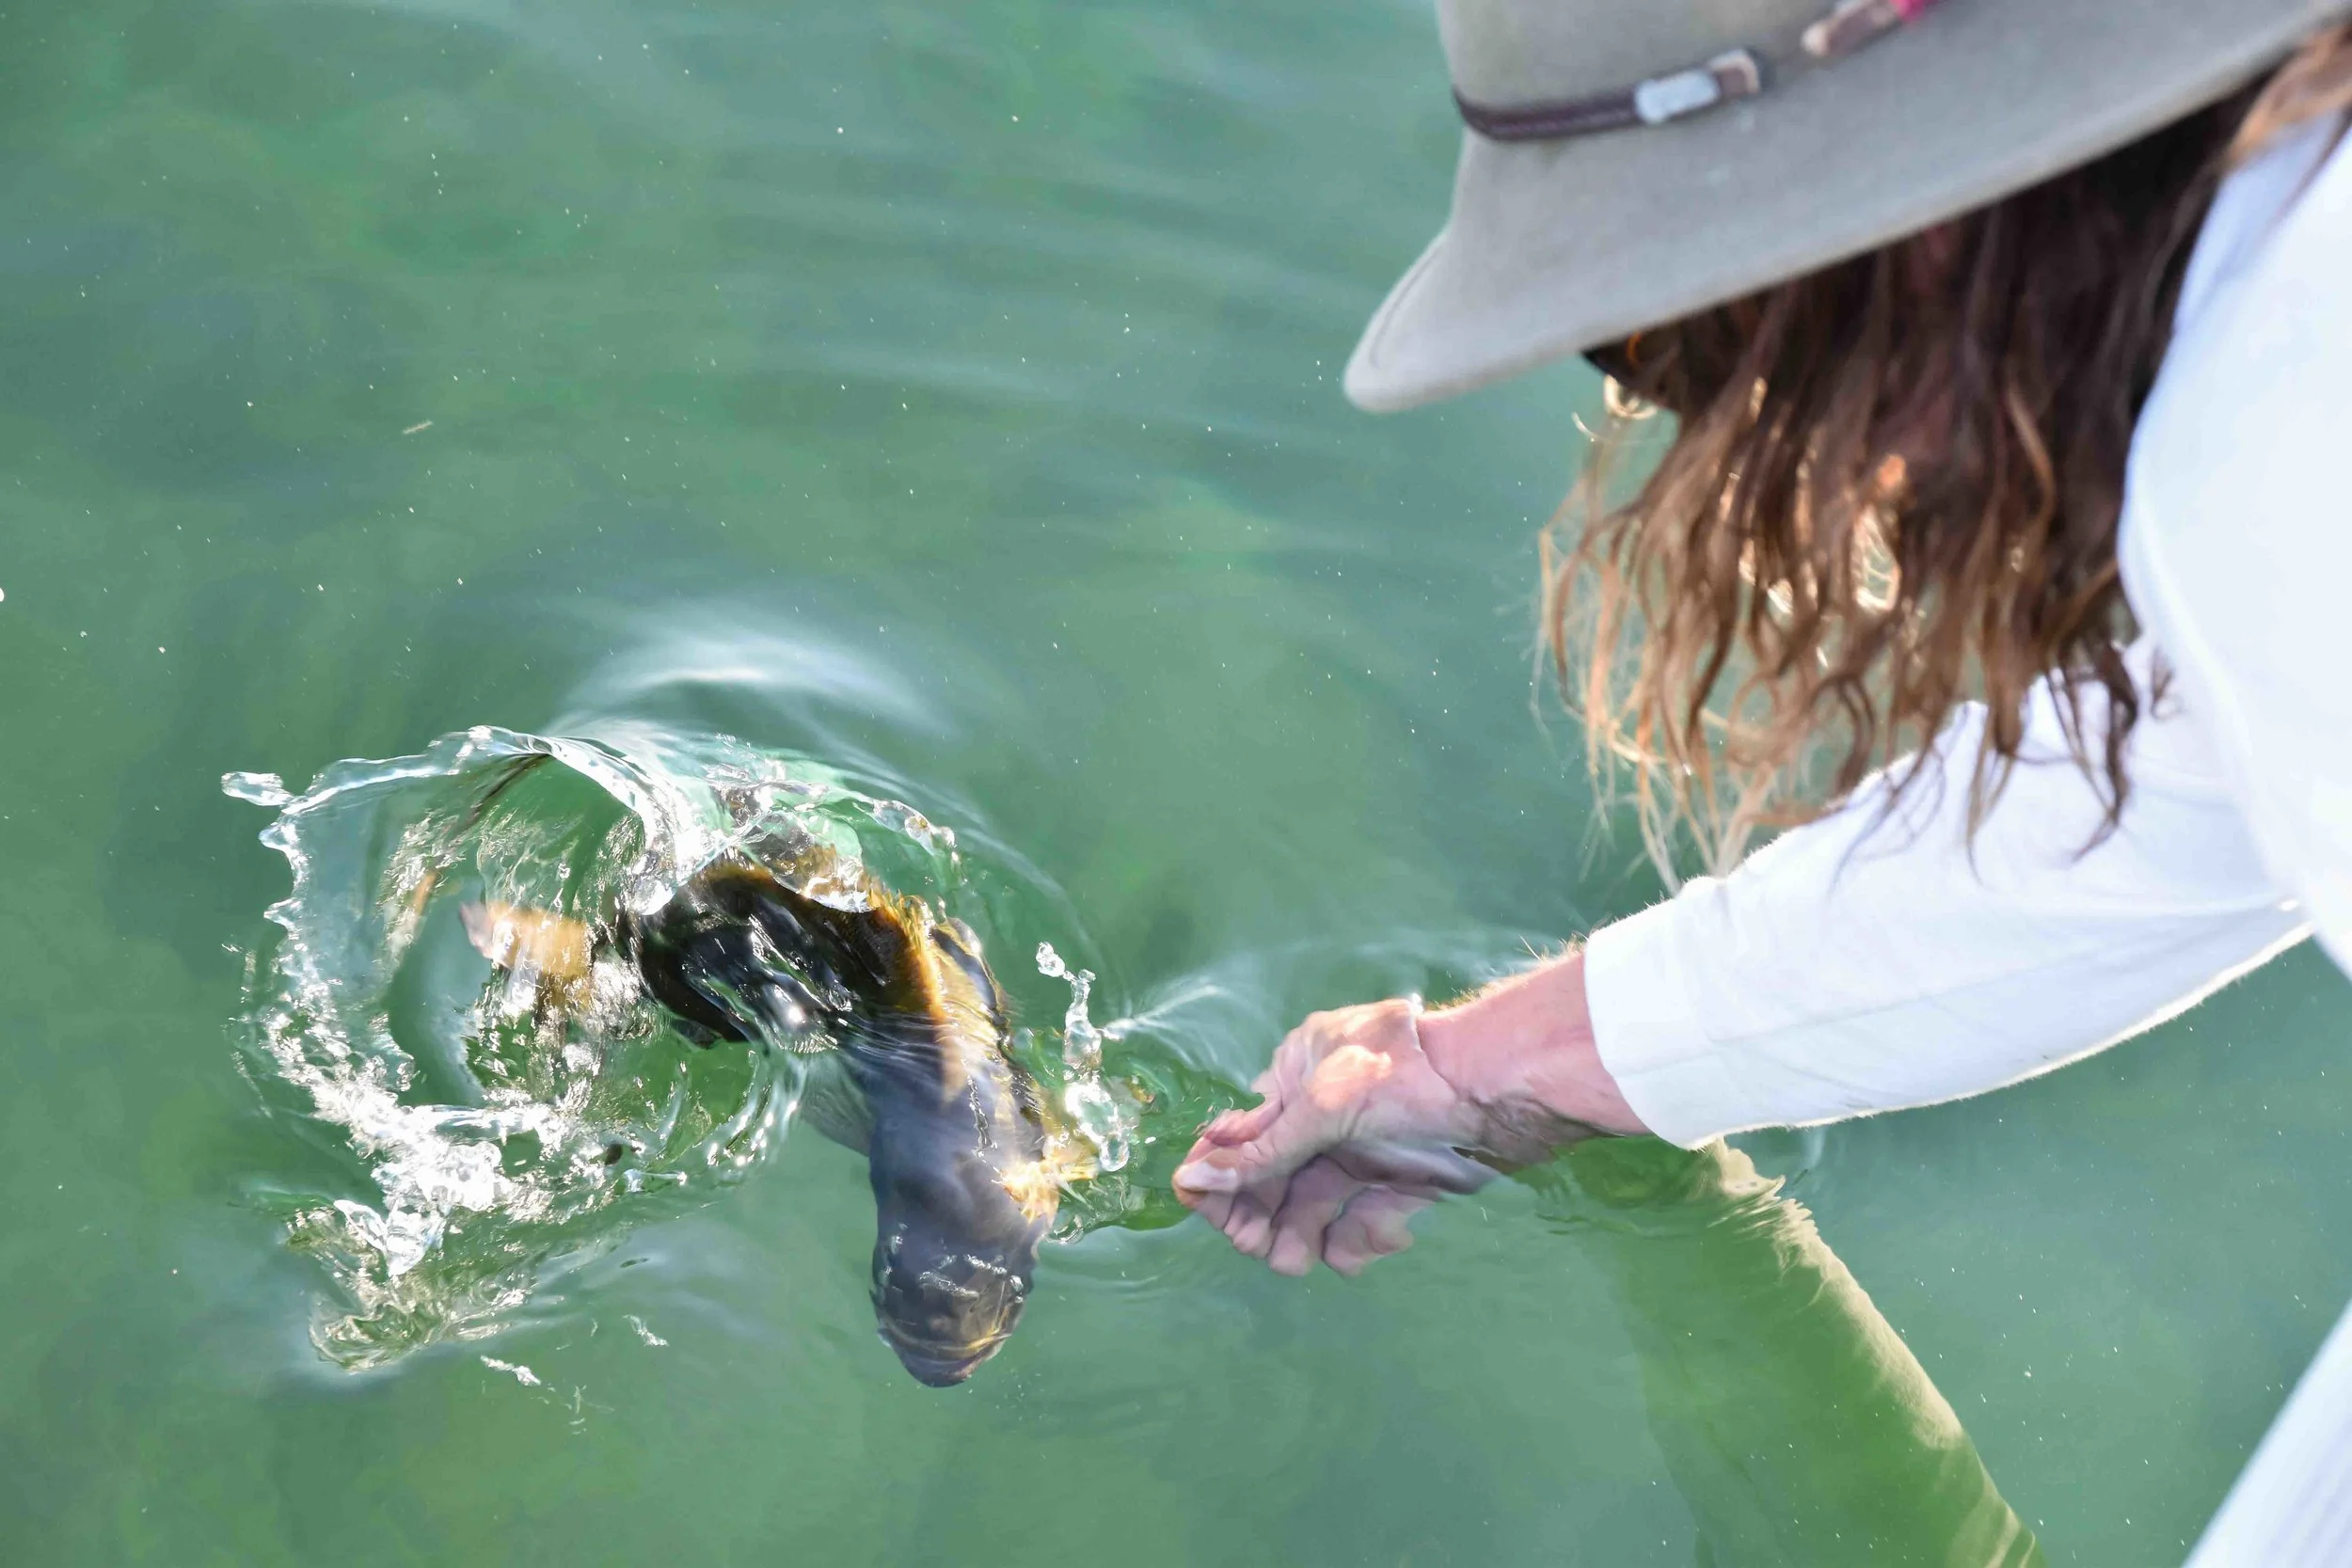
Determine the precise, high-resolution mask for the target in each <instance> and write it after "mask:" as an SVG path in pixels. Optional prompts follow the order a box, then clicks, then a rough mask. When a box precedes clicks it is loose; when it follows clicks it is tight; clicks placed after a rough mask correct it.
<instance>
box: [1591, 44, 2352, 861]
mask: <svg viewBox="0 0 2352 1568" xmlns="http://www.w3.org/2000/svg"><path fill="white" fill-rule="evenodd" d="M2347 108H2352V25H2344V26H2337V27H2334V28H2331V29H2329V30H2328V31H2326V32H2324V33H2322V34H2320V35H2318V36H2316V37H2314V38H2313V39H2312V40H2311V41H2310V42H2309V43H2307V44H2306V45H2305V46H2304V48H2303V49H2302V50H2301V51H2300V52H2299V53H2297V54H2296V55H2295V56H2294V57H2293V58H2292V59H2290V60H2289V61H2288V62H2287V63H2286V64H2285V65H2283V66H2281V67H2280V68H2279V69H2278V70H2277V71H2274V72H2272V73H2271V74H2270V75H2269V76H2268V77H2267V78H2266V79H2265V80H2264V81H2262V82H2260V83H2257V84H2256V85H2254V86H2252V87H2248V88H2246V89H2245V90H2243V91H2241V92H2239V93H2238V94H2236V95H2235V96H2233V97H2232V98H2230V99H2229V100H2227V101H2226V102H2224V103H2218V104H2216V105H2214V106H2213V107H2210V108H2207V109H2204V110H2202V111H2200V112H2199V113H2196V114H2192V115H2190V116H2188V117H2187V118H2186V119H2181V120H2178V121H2176V122H2174V123H2173V124H2171V125H2169V126H2167V127H2165V128H2164V129H2162V130H2160V131H2158V132H2156V133H2154V134H2153V135H2149V136H2146V137H2144V138H2142V139H2141V140H2139V141H2137V142H2134V143H2132V144H2131V145H2129V146H2127V147H2125V148H2123V149H2122V150H2119V151H2116V152H2113V153H2110V154H2108V155H2107V156H2106V157H2104V158H2101V159H2099V160H2098V161H2096V162H2094V163H2091V164H2089V165H2087V166H2083V167H2080V168H2077V169H2074V170H2072V171H2070V172H2068V173H2066V174H2062V175H2059V176H2058V178H2056V179H2053V180H2051V181H2049V182H2046V183H2043V184H2041V185H2037V186H2034V187H2032V188H2031V189H2028V190H2025V191H2021V192H2019V193H2018V194H2016V195H2014V196H2010V197H2008V198H2004V199H2003V200H2001V201H1998V202H1995V203H1994V204H1993V205H1991V206H1987V207H1982V208H1979V209H1978V210H1976V211H1974V212H1970V213H1967V214H1963V215H1962V216H1960V217H1958V218H1955V219H1953V220H1951V221H1949V222H1947V223H1945V224H1942V225H1939V226H1938V227H1936V228H1934V229H1932V230H1927V231H1926V232H1923V233H1920V234H1916V235H1913V236H1911V237H1909V238H1907V239H1903V240H1899V241H1897V242H1896V243H1894V244H1892V245H1886V246H1884V247H1883V248H1882V249H1879V250H1876V251H1873V252H1871V253H1869V254H1867V255H1864V256H1860V257H1856V258H1854V259H1852V260H1851V261H1841V262H1837V263H1836V264H1834V265H1832V266H1828V267H1824V268H1822V269H1821V270H1820V271H1819V272H1815V273H1812V274H1809V275H1807V276H1805V277H1799V278H1796V279H1794V280H1792V281H1789V282H1786V283H1782V284H1779V285H1777V286H1775V287H1773V288H1771V289H1768V290H1765V291H1764V292H1762V293H1757V294H1754V295H1751V296H1749V297H1747V298H1744V299H1740V300H1735V301H1733V302H1731V303H1729V304H1726V305H1723V306H1719V307H1717V308H1715V309H1708V310H1705V311H1701V312H1699V313H1698V314H1696V315H1693V316H1690V317H1687V318H1685V319H1683V320H1681V321H1678V322H1676V323H1674V324H1672V325H1667V326H1663V327H1659V328H1654V329H1651V330H1649V331H1645V332H1643V333H1641V334H1640V335H1638V336H1637V337H1635V338H1633V339H1631V340H1629V341H1627V342H1625V343H1623V344H1620V345H1615V346H1614V347H1613V348H1610V349H1607V350H1603V351H1600V352H1598V353H1596V354H1595V355H1593V356H1591V357H1593V358H1594V359H1595V360H1596V361H1597V362H1598V363H1599V364H1600V365H1601V366H1602V368H1603V369H1604V370H1605V371H1606V372H1609V374H1610V376H1611V386H1610V388H1609V392H1610V403H1611V410H1612V430H1611V432H1610V433H1609V434H1608V435H1606V436H1604V437H1603V438H1602V439H1601V440H1600V441H1599V442H1598V443H1597V452H1596V456H1595V461H1594V462H1593V463H1592V464H1591V465H1590V466H1589V467H1588V468H1587V471H1586V473H1585V475H1584V477H1583V479H1582V480H1581V481H1580V483H1579V486H1578V493H1577V494H1576V495H1574V496H1571V497H1570V499H1569V502H1568V504H1567V505H1566V506H1565V507H1564V508H1563V509H1562V512H1561V515H1559V516H1558V517H1556V518H1555V519H1554V520H1553V524H1552V526H1551V528H1550V529H1549V530H1547V531H1546V534H1545V538H1544V562H1545V582H1546V592H1545V595H1544V626H1545V630H1546V634H1547V641H1548V643H1549V648H1550V651H1551V654H1552V656H1553V657H1554V659H1555V661H1556V665H1557V671H1558V673H1559V675H1560V678H1561V681H1562V689H1563V691H1564V693H1565V695H1566V696H1567V697H1568V699H1569V701H1570V705H1571V706H1572V707H1575V708H1577V709H1578V710H1580V711H1581V714H1582V716H1583V718H1584V720H1585V722H1586V733H1587V735H1588V736H1589V739H1590V744H1591V746H1592V748H1593V757H1594V760H1595V762H1596V765H1597V766H1599V767H1602V768H1608V767H1609V766H1610V765H1611V764H1613V763H1630V764H1632V765H1633V774H1632V777H1633V780H1634V786H1635V791H1636V799H1637V801H1638V803H1639V805H1640V807H1641V820H1642V824H1643V830H1644V836H1645V842H1646V843H1647V844H1648V846H1649V848H1650V851H1651V857H1652V859H1653V860H1654V861H1656V862H1657V863H1659V864H1660V866H1661V869H1664V870H1666V871H1667V872H1668V875H1669V876H1670V877H1671V876H1672V870H1671V862H1672V860H1673V859H1674V857H1673V855H1672V853H1671V851H1672V849H1673V847H1674V845H1675V839H1676V833H1677V827H1679V828H1680V829H1681V830H1683V831H1685V832H1687V833H1688V834H1689V836H1690V837H1691V838H1692V839H1694V840H1695V841H1696V844H1697V846H1698V847H1699V848H1700V850H1701V852H1702V854H1703V856H1704V858H1705V859H1706V860H1707V861H1708V863H1710V865H1711V866H1713V867H1715V868H1718V869H1720V868H1722V867H1723V866H1724V865H1726V864H1728V863H1730V862H1732V861H1735V860H1737V859H1738V857H1739V856H1740V853H1741V852H1742V850H1743V848H1744V847H1745V845H1746V842H1747V840H1748V839H1749V837H1750V836H1751V835H1752V834H1753V832H1755V831H1756V829H1758V828H1762V827H1769V826H1775V825H1785V824H1787V823H1789V822H1793V821H1799V820H1803V819H1804V817H1805V816H1809V815H1811V814H1812V813H1813V812H1815V811H1818V810H1819V809H1820V807H1821V806H1822V805H1824V804H1827V803H1831V802H1834V801H1836V800H1839V799H1841V798H1842V797H1844V796H1846V795H1848V794H1850V793H1851V791H1852V790H1853V789H1854V787H1855V786H1856V785H1857V784H1860V783H1861V782H1862V781H1863V779H1864V778H1865V777H1866V776H1867V775H1868V774H1869V773H1870V772H1871V771H1872V770H1873V769H1875V768H1881V767H1884V766H1887V765H1889V764H1890V763H1892V764H1894V765H1895V768H1896V770H1895V772H1894V773H1893V775H1892V779H1891V782H1892V784H1893V785H1894V791H1893V795H1892V796H1890V797H1889V800H1892V799H1893V798H1894V796H1899V795H1900V794H1901V793H1902V792H1903V791H1904V790H1905V789H1908V788H1909V787H1911V786H1912V785H1914V784H1916V783H1918V782H1919V781H1920V780H1921V779H1922V778H1924V777H1926V776H1927V768H1928V764H1929V763H1930V762H1931V760H1933V758H1934V756H1935V747H1936V744H1937V737H1938V736H1939V735H1941V734H1942V733H1943V731H1944V729H1945V726H1946V725H1947V721H1950V720H1951V719H1952V717H1953V715H1954V713H1955V711H1956V710H1957V709H1958V708H1959V706H1960V705H1962V704H1963V703H1964V702H1967V701H1970V700H1972V699H1980V700H1981V701H1982V702H1983V703H1984V705H1985V724H1984V729H1983V736H1982V740H1981V743H1980V745H1979V750H1978V755H1977V758H1976V766H1975V771H1974V773H1973V775H1972V776H1971V782H1970V786H1969V798H1968V802H1967V804H1968V811H1969V823H1970V826H1971V829H1972V831H1973V829H1974V827H1975V826H1976V825H1977V824H1978V823H1979V822H1981V821H1982V819H1983V816H1984V814H1985V813H1986V812H1987V811H1988V810H1990V809H1991V807H1992V805H1993V802H1994V800H1996V799H1997V798H1998V796H1999V794H2000V791H2001V788H2002V785H2003V784H2005V783H2006V782H2007V780H2008V777H2009V773H2010V768H2012V767H2013V766H2014V765H2015V763H2016V761H2017V756H2018V748H2019V744H2020V742H2021V740H2022V738H2023V733H2024V724H2025V710H2026V699H2027V697H2028V694H2029V693H2030V691H2031V689H2032V688H2033V687H2034V686H2035V684H2036V683H2037V682H2040V681H2042V679H2043V678H2045V677H2048V678H2049V679H2050V681H2051V684H2052V687H2053V689H2055V691H2056V692H2057V694H2058V698H2059V702H2058V707H2059V711H2060V714H2061V718H2062V721H2063V723H2064V726H2065V731H2066V736H2067V739H2068V743H2069V745H2070V747H2071V749H2072V751H2073V752H2074V760H2075V762H2076V763H2077V764H2078V765H2079V766H2080V767H2081V768H2083V769H2084V771H2085V773H2086V774H2087V775H2089V777H2090V780H2091V783H2092V784H2093V787H2094V788H2095V789H2096V790H2097V791H2098V794H2099V798H2100V800H2101V802H2102V804H2103V805H2104V807H2105V808H2106V825H2105V827H2103V829H2102V830H2101V832H2102V836H2104V833H2105V832H2107V831H2110V830H2111V829H2112V828H2113V826H2114V824H2115V822H2116V820H2117V818H2118V816H2119V815H2120V814H2121V812H2122V807H2123V802H2124V800H2125V798H2126V797H2127V795H2128V794H2129V792H2130V788H2131V783H2130V780H2129V778H2128V777H2127V775H2126V769H2125V763H2124V759H2125V742H2126V739H2127V737H2128V736H2129V735H2130V733H2131V730H2132V727H2133V725H2134V724H2135V723H2136V722H2137V720H2138V719H2139V717H2140V715H2141V714H2142V712H2143V711H2144V710H2145V706H2146V705H2147V704H2148V703H2149V702H2150V701H2152V700H2153V697H2154V695H2155V694H2154V693H2151V692H2144V691H2141V690H2139V689H2136V688H2135V686H2134V684H2133V681H2132V678H2131V676H2130V674H2129V673H2127V672H2126V670H2125V668H2124V662H2123V657H2122V642H2123V641H2124V640H2125V639H2126V638H2127V637H2128V635H2129V632H2130V615H2129V611H2128V610H2127V608H2126V607H2125V605H2124V602H2123V594H2122V585H2121V582H2120V579H2119V578H2118V574H2117V568H2116V558H2115V539H2116V524H2117V519H2118V517H2119V516H2120V515H2121V513H2122V496H2123V468H2124V459H2125V455H2126V453H2127V452H2128V451H2129V449H2130V445H2131V438H2132V427H2133V425H2134V423H2135V422H2136V420H2137V418H2138V415H2139V410H2140V405H2141V404H2142V403H2143V402H2144V401H2145V400H2146V398H2147V396H2148V393H2149V390H2150V388H2152V387H2153V384H2154V381H2155V376H2156V370H2157V367H2158V365H2159V363H2160V362H2161V361H2162V359H2163V357H2164V352H2165V347H2166V343H2167V341H2168V338H2169V328H2170V323H2171V317H2172V309H2173V305H2174V302H2175V300H2176V298H2177V296H2178V294H2179V292H2180V283H2181V275H2182V273H2183V271H2184V270H2185V264H2186V261H2187V255H2188V251H2189V248H2190V243H2191V241H2192V240H2193V239H2194V238H2195V235H2196V232H2197V229H2198V226H2199V225H2200V223H2201V221H2202V219H2203V217H2204V214H2205V212H2206V209H2207V208H2208V207H2209V206H2210V204H2211V202H2212V199H2213V196H2214V192H2215V191H2216V189H2217V187H2218V185H2219V183H2220V182H2221V180H2222V178H2223V177H2224V175H2226V173H2227V172H2228V171H2229V169H2230V168H2231V167H2232V166H2233V165H2234V164H2235V163H2236V162H2237V161H2240V160H2242V159H2243V158H2245V157H2247V156H2249V154H2250V153H2251V152H2252V151H2253V150H2257V149H2258V148H2259V147H2260V146H2261V145H2262V144H2263V143H2264V142H2265V141H2267V140H2268V139H2269V138H2270V137H2272V136H2275V135H2278V134H2279V133H2280V131H2282V130H2284V129H2286V128H2287V127H2289V126H2291V125H2296V124H2300V123H2303V122H2306V121H2309V120H2311V119H2314V118H2316V117H2319V116H2323V115H2328V114H2340V113H2343V112H2344V111H2345V110H2346V109H2347ZM1659 409H1663V410H1665V411H1666V412H1668V413H1670V414H1672V415H1674V416H1675V417H1676V429H1675V432H1674V435H1673V436H1672V438H1671V441H1670V442H1669V443H1668V444H1667V445H1666V446H1665V449H1664V451H1663V452H1662V454H1661V456H1660V458H1659V461H1658V464H1657V466H1656V467H1655V468H1654V469H1653V470H1652V471H1651V472H1650V473H1649V475H1648V477H1647V479H1646V480H1645V482H1644V483H1642V484H1641V487H1640V489H1639V491H1638V493H1637V494H1635V495H1634V496H1633V497H1632V499H1630V500H1629V501H1627V502H1625V503H1624V504H1621V505H1616V506H1613V507H1612V506H1611V505H1609V504H1608V497H1609V496H1610V493H1611V491H1612V488H1613V477H1614V467H1615V466H1614V465H1613V463H1612V461H1611V459H1612V457H1613V456H1614V457H1619V458H1621V457H1623V456H1625V455H1628V454H1629V453H1630V452H1632V451H1636V450H1638V449H1639V447H1640V446H1641V445H1642V443H1641V442H1640V440H1639V438H1638V437H1639V436H1640V434H1641V433H1642V432H1643V431H1644V430H1645V429H1656V428H1658V427H1657V426H1655V425H1648V426H1645V424H1644V423H1643V422H1642V421H1643V419H1644V417H1645V415H1646V414H1648V413H1650V412H1653V411H1655V410H1659ZM1653 444H1654V443H1653ZM2087 720H2090V721H2089V722H2087ZM1906 752H1910V753H1912V758H1911V760H1910V761H1909V762H1906V763H1899V762H1897V761H1896V759H1898V758H1900V757H1901V756H1903V754H1904V753H1906ZM2094 842H2095V841H2094Z"/></svg>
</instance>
